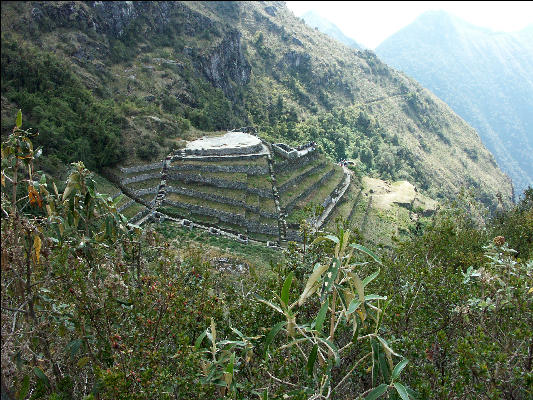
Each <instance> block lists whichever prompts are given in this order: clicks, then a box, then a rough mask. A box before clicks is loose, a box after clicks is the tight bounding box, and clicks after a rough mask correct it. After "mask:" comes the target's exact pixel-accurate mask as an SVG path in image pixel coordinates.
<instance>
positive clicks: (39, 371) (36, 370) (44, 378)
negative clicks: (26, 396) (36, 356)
mask: <svg viewBox="0 0 533 400" xmlns="http://www.w3.org/2000/svg"><path fill="white" fill-rule="evenodd" d="M33 373H34V374H35V375H36V376H37V378H39V379H40V380H41V381H43V383H44V384H45V385H46V386H48V387H50V380H49V379H48V377H47V376H46V375H45V374H44V372H43V371H42V369H41V368H39V367H35V368H33Z"/></svg>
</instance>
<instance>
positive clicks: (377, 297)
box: [365, 294, 387, 301]
mask: <svg viewBox="0 0 533 400" xmlns="http://www.w3.org/2000/svg"><path fill="white" fill-rule="evenodd" d="M369 300H387V296H380V295H377V294H367V295H366V296H365V301H369Z"/></svg>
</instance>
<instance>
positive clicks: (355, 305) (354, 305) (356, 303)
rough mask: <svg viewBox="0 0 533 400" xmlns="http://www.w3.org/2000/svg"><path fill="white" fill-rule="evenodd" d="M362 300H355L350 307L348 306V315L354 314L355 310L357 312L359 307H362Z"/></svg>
mask: <svg viewBox="0 0 533 400" xmlns="http://www.w3.org/2000/svg"><path fill="white" fill-rule="evenodd" d="M361 304H362V303H361V300H355V299H353V300H352V301H351V302H350V305H349V306H348V310H346V315H350V314H352V313H353V312H354V311H355V310H357V309H358V308H359V306H360V305H361Z"/></svg>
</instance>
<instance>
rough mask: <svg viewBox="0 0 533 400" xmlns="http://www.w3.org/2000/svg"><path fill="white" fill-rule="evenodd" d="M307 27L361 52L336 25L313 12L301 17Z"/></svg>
mask: <svg viewBox="0 0 533 400" xmlns="http://www.w3.org/2000/svg"><path fill="white" fill-rule="evenodd" d="M301 18H302V19H303V20H304V21H305V23H306V24H307V25H309V26H310V27H312V28H316V29H318V30H319V31H320V32H322V33H325V34H326V35H329V36H331V37H332V38H333V39H337V40H338V41H339V42H341V43H343V44H345V45H346V46H348V47H351V48H352V49H356V50H362V47H361V45H360V44H359V43H357V42H356V41H355V40H353V39H352V38H349V37H348V36H346V35H345V34H344V33H343V32H342V31H341V30H340V29H339V27H338V26H337V25H335V24H334V23H333V22H331V21H328V20H327V19H325V18H323V17H322V16H320V15H319V14H317V13H316V12H314V11H308V12H306V13H305V14H303V15H302V16H301Z"/></svg>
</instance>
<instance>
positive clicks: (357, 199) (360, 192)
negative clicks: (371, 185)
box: [347, 188, 363, 222]
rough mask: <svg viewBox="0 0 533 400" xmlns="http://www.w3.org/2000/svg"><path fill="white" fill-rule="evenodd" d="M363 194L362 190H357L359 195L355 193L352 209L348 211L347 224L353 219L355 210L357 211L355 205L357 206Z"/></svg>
mask: <svg viewBox="0 0 533 400" xmlns="http://www.w3.org/2000/svg"><path fill="white" fill-rule="evenodd" d="M362 193H363V188H361V189H359V193H357V196H356V197H355V200H354V203H353V206H352V209H351V211H350V214H349V215H348V219H347V220H348V222H350V221H351V220H352V218H353V215H354V214H355V210H357V204H359V200H361V195H362Z"/></svg>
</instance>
